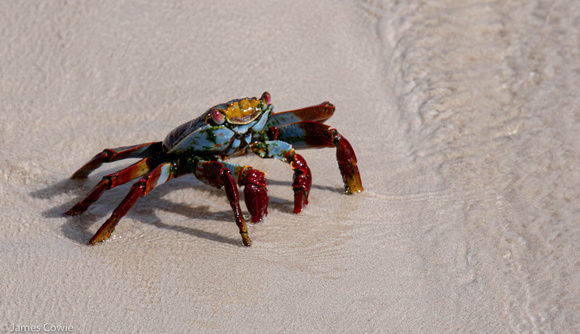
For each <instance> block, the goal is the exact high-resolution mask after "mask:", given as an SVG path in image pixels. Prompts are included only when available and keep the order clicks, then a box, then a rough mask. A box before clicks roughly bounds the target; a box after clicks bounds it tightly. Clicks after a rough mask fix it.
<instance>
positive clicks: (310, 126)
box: [269, 121, 364, 194]
mask: <svg viewBox="0 0 580 334" xmlns="http://www.w3.org/2000/svg"><path fill="white" fill-rule="evenodd" d="M269 135H270V136H274V137H273V138H271V139H279V140H283V141H285V142H288V143H290V144H292V146H293V147H294V148H297V149H300V148H323V147H336V159H337V160H338V167H339V169H340V173H341V174H342V180H343V182H344V189H345V192H346V193H348V194H352V193H355V192H361V191H363V189H364V188H363V186H362V181H361V178H360V173H359V170H358V166H357V159H356V155H355V153H354V149H353V148H352V146H351V145H350V143H349V142H348V140H346V138H344V137H343V136H342V135H340V134H339V133H338V131H337V130H336V129H332V128H330V127H329V126H328V125H325V124H322V123H318V122H309V121H304V122H298V123H293V124H288V125H285V126H282V127H279V128H276V127H273V128H270V130H269Z"/></svg>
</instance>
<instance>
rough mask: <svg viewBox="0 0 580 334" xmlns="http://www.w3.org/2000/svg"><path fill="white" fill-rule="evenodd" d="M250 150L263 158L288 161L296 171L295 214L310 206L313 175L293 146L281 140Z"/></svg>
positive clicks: (294, 185)
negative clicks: (309, 197) (309, 199)
mask: <svg viewBox="0 0 580 334" xmlns="http://www.w3.org/2000/svg"><path fill="white" fill-rule="evenodd" d="M250 149H251V150H252V152H254V153H256V154H257V155H259V156H260V157H262V158H273V159H279V160H282V161H286V162H287V163H289V164H290V167H292V169H293V170H294V178H293V182H292V190H294V213H300V212H301V211H302V207H303V206H306V205H308V194H310V187H311V186H312V174H311V173H310V168H308V165H307V164H306V160H304V158H302V156H301V155H300V154H298V153H296V152H295V151H294V148H293V147H292V145H290V144H288V143H286V142H284V141H280V140H268V141H265V142H263V143H261V142H258V143H255V144H253V145H252V146H251V147H250Z"/></svg>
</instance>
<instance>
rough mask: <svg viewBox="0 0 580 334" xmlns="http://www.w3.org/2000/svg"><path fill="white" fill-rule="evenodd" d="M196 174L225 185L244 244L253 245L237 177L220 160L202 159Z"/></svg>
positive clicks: (203, 179)
mask: <svg viewBox="0 0 580 334" xmlns="http://www.w3.org/2000/svg"><path fill="white" fill-rule="evenodd" d="M194 174H195V176H196V177H197V178H198V179H199V180H201V181H203V182H204V183H206V184H208V185H210V186H212V187H215V188H218V189H219V188H221V187H222V186H223V187H224V188H225V191H226V195H227V197H228V200H229V201H230V205H231V207H232V210H233V211H234V216H235V218H236V225H238V228H239V229H240V235H241V236H242V244H243V245H244V246H248V247H249V246H251V245H252V241H251V240H250V237H249V236H248V229H247V227H246V222H245V221H244V216H243V215H242V209H241V208H240V195H239V193H238V187H237V185H236V179H235V178H234V177H233V176H232V173H231V172H230V170H229V169H228V168H227V167H226V166H225V165H224V164H223V163H221V162H219V161H200V162H199V163H197V165H196V167H195V169H194Z"/></svg>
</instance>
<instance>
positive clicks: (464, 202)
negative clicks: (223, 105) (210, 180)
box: [0, 0, 580, 333]
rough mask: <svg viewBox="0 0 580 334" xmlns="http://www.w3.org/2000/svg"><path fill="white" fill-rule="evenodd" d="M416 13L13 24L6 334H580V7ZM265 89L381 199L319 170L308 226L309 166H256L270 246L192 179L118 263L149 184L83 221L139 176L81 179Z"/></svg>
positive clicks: (14, 14)
mask: <svg viewBox="0 0 580 334" xmlns="http://www.w3.org/2000/svg"><path fill="white" fill-rule="evenodd" d="M395 3H396V2H389V1H352V2H349V3H342V4H337V3H336V2H332V1H316V2H311V1H293V2H282V3H272V4H270V3H263V2H258V1H252V2H246V3H244V4H243V5H242V4H238V3H237V2H234V1H214V2H212V3H211V4H209V3H199V4H192V3H190V2H187V1H170V2H156V3H147V2H141V1H129V2H118V1H102V2H99V3H98V4H97V3H89V2H76V3H57V2H42V1H30V2H16V1H8V2H4V3H3V4H2V5H0V8H2V10H0V28H1V29H0V34H2V42H1V43H2V44H1V45H2V48H0V54H1V59H2V65H1V66H0V74H1V76H0V78H1V79H0V97H1V101H2V103H0V203H2V211H3V214H2V215H1V216H0V231H1V233H0V254H1V255H0V269H1V271H0V272H1V273H2V274H1V276H0V277H1V278H2V281H3V285H4V288H3V289H1V290H0V291H1V292H0V301H1V302H0V321H2V323H0V325H1V326H2V327H1V328H0V329H1V330H2V331H8V332H10V331H12V332H14V331H18V330H20V331H22V330H23V329H28V330H33V329H34V328H36V327H38V328H40V329H42V331H50V330H51V328H56V327H51V326H61V327H59V328H61V329H62V331H69V332H73V331H74V332H77V333H87V332H111V333H122V332H133V333H135V332H172V333H175V332H232V331H236V332H241V333H246V332H247V333H249V332H282V333H284V332H298V333H300V332H320V333H329V332H382V333H384V332H386V333H395V332H412V333H421V332H423V333H449V332H480V333H481V332H486V333H494V332H495V333H497V332H500V333H505V332H555V333H572V332H576V331H578V330H579V328H580V302H579V301H580V276H579V275H578V272H580V261H579V260H578V259H579V258H580V242H579V240H580V227H579V226H580V225H579V218H578V217H579V216H580V215H579V214H580V212H579V209H578V207H579V206H578V200H579V198H580V190H579V189H580V175H579V174H580V172H579V170H580V169H579V166H580V122H579V120H580V117H579V114H580V113H579V108H580V107H579V106H580V85H578V82H579V78H580V72H579V68H580V61H579V59H580V49H579V48H578V45H580V17H579V16H578V13H580V3H578V2H576V1H571V0H568V1H555V2H554V1H511V2H509V3H506V4H502V3H495V2H488V3H485V2H475V1H467V2H465V1H437V2H433V1H432V2H426V3H425V2H422V3H421V4H415V3H399V4H395ZM264 91H268V92H269V93H270V94H271V95H272V102H273V104H274V105H275V110H276V111H283V110H289V109H295V108H299V107H304V106H308V105H314V104H318V103H320V102H323V101H331V102H332V103H333V104H335V105H336V107H337V110H336V113H335V115H334V116H333V117H332V118H331V119H330V120H329V121H328V122H327V123H328V124H329V125H331V126H332V127H335V128H337V129H338V130H339V131H340V132H341V134H342V135H344V136H345V137H346V138H348V140H349V141H350V142H351V143H352V145H353V147H354V148H355V150H356V153H357V157H358V160H359V167H360V170H361V175H362V179H363V183H364V186H365V191H364V192H363V193H360V194H356V195H345V194H343V193H342V181H341V178H340V173H339V171H338V168H337V164H336V159H335V150H333V149H324V150H304V151H301V152H300V153H301V154H302V155H303V156H304V158H305V159H306V160H307V161H308V164H309V166H310V168H311V170H312V174H313V187H312V191H311V194H310V203H309V205H308V207H307V208H306V209H305V210H304V212H302V213H301V214H299V215H294V214H293V213H292V207H293V196H292V191H291V189H290V185H291V183H292V171H291V169H290V168H289V167H288V166H287V165H286V164H284V163H281V162H279V161H273V160H263V159H260V158H258V157H255V156H254V157H242V158H236V160H233V161H235V162H237V163H241V164H249V165H252V166H254V167H255V168H258V169H260V170H263V171H265V172H266V173H267V178H268V187H269V192H268V194H269V196H270V206H269V210H268V212H269V214H268V216H267V217H266V219H265V220H264V222H262V223H259V224H250V225H251V226H249V233H250V237H251V238H252V241H253V244H252V247H250V248H245V247H242V246H241V240H240V237H239V233H238V230H237V227H236V226H235V224H234V220H233V214H232V212H231V209H230V206H229V204H228V202H227V200H226V197H225V193H224V191H223V189H222V190H218V189H213V188H210V187H208V186H206V185H204V184H202V183H201V182H200V181H198V180H196V179H195V178H194V177H192V176H185V177H182V178H179V179H176V180H172V181H171V182H170V183H168V184H165V185H163V186H161V187H159V188H157V189H155V190H154V191H153V192H151V193H150V194H149V195H147V196H146V197H144V198H141V199H140V200H139V201H138V202H137V204H136V205H135V206H134V207H133V208H132V210H131V211H130V212H129V213H128V215H127V216H126V217H125V218H124V219H123V220H122V221H121V222H120V223H119V225H118V227H117V229H116V230H115V233H114V235H113V237H112V238H111V239H110V240H108V241H106V242H104V243H102V244H99V245H97V246H92V247H89V246H86V243H87V242H88V241H89V240H90V238H91V237H92V235H93V234H94V233H95V232H96V230H97V229H98V228H99V226H100V225H101V224H102V223H103V222H104V221H105V220H106V219H107V217H108V216H109V215H110V214H111V211H112V210H113V209H114V208H115V206H116V205H117V204H118V203H119V202H120V201H121V200H122V199H123V197H124V196H125V194H126V193H127V192H128V191H129V188H130V185H124V186H120V187H117V188H115V189H112V190H110V191H108V192H106V193H105V195H104V196H103V197H102V198H101V199H100V200H99V201H98V202H97V203H95V204H93V205H92V206H91V207H90V208H89V210H88V211H87V212H86V213H85V214H83V215H82V216H79V217H72V218H66V217H63V213H64V212H65V211H67V210H68V209H69V208H70V207H71V206H72V205H74V204H75V203H76V202H77V201H79V200H80V199H82V198H83V196H85V195H86V194H87V193H88V192H89V191H90V190H91V189H92V187H93V186H94V185H95V184H96V183H97V182H98V181H99V180H100V178H101V177H103V176H104V175H107V174H108V173H111V172H112V171H114V170H118V169H119V168H122V167H123V166H125V165H127V164H128V163H131V162H133V160H132V161H125V162H119V163H113V164H109V165H107V166H103V167H102V168H101V169H99V170H97V171H96V172H94V173H93V174H91V176H90V177H89V178H88V179H87V180H84V181H76V180H70V179H69V177H70V175H71V174H72V173H73V172H74V171H75V170H76V169H77V168H79V167H80V166H81V165H82V164H84V163H85V162H86V161H88V160H89V159H90V158H91V157H92V156H93V155H95V154H96V153H98V152H100V151H101V150H102V149H104V148H108V147H118V146H126V145H133V144H138V143H144V142H150V141H159V140H163V138H164V137H165V135H166V134H167V133H168V132H169V131H171V130H172V129H173V128H174V127H176V126H177V125H179V124H182V123H184V122H186V121H188V120H190V119H192V118H195V117H197V116H198V115H199V114H200V113H202V112H203V111H205V110H206V109H207V108H208V107H210V106H212V105H215V104H217V103H220V102H225V101H228V100H230V99H232V98H239V97H245V96H260V95H261V94H262V92H264ZM243 210H244V214H246V215H248V213H247V210H246V209H245V208H243ZM47 325H48V327H46V326H47ZM26 326H28V327H26ZM63 326H64V327H63ZM66 326H69V327H66Z"/></svg>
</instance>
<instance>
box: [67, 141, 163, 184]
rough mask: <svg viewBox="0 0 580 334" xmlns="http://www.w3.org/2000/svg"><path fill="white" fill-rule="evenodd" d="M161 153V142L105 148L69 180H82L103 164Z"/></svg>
mask: <svg viewBox="0 0 580 334" xmlns="http://www.w3.org/2000/svg"><path fill="white" fill-rule="evenodd" d="M160 151H161V142H153V143H145V144H139V145H133V146H124V147H117V148H107V149H104V150H103V151H102V152H101V153H99V154H97V155H95V156H94V157H93V158H92V159H91V160H90V161H89V162H87V163H86V164H84V165H83V166H82V167H81V168H79V169H78V170H77V171H76V172H75V173H74V174H73V175H72V176H71V179H84V178H86V177H87V176H88V175H89V174H90V173H91V172H92V171H94V170H95V169H97V168H99V167H101V165H102V164H103V163H105V162H113V161H117V160H121V159H128V158H146V157H148V156H151V155H152V154H154V153H157V152H160Z"/></svg>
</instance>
